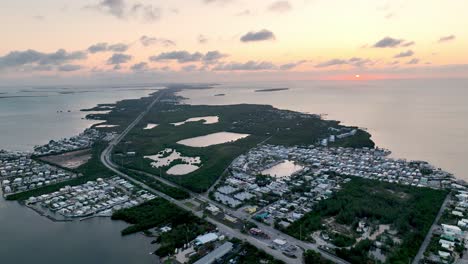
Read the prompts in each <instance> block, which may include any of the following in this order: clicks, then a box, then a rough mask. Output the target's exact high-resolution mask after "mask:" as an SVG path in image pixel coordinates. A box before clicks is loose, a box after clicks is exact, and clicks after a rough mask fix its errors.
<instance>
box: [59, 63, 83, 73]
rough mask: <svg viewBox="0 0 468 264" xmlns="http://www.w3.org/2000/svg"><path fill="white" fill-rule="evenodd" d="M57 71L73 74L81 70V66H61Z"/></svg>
mask: <svg viewBox="0 0 468 264" xmlns="http://www.w3.org/2000/svg"><path fill="white" fill-rule="evenodd" d="M57 69H58V70H59V71H62V72H72V71H77V70H80V69H81V66H80V65H75V64H65V65H62V66H59V67H58V68H57Z"/></svg>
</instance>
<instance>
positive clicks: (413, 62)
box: [406, 58, 419, 65]
mask: <svg viewBox="0 0 468 264" xmlns="http://www.w3.org/2000/svg"><path fill="white" fill-rule="evenodd" d="M418 63H419V59H416V58H414V59H412V60H410V61H408V62H407V63H406V64H408V65H414V64H418Z"/></svg>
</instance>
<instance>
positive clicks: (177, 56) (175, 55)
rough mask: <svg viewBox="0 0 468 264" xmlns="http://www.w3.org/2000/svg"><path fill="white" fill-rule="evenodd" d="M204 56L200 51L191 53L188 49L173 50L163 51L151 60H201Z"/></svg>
mask: <svg viewBox="0 0 468 264" xmlns="http://www.w3.org/2000/svg"><path fill="white" fill-rule="evenodd" d="M202 58H203V54H201V53H200V52H195V53H189V52H188V51H185V50H184V51H171V52H163V53H161V54H159V55H157V56H151V57H150V58H149V59H150V60H151V61H162V60H176V61H178V62H179V63H186V62H194V61H200V60H201V59H202Z"/></svg>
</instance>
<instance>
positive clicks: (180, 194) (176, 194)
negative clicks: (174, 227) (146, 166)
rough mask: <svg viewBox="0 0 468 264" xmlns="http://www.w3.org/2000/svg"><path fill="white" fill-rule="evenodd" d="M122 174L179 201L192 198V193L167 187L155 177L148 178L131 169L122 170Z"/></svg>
mask: <svg viewBox="0 0 468 264" xmlns="http://www.w3.org/2000/svg"><path fill="white" fill-rule="evenodd" d="M121 171H122V172H124V173H125V174H127V175H128V176H130V177H132V178H134V179H135V180H137V181H140V182H143V183H144V184H146V185H148V186H149V187H151V188H153V189H155V190H157V191H160V192H162V193H164V194H166V195H169V196H170V197H172V198H174V199H177V200H184V199H188V198H190V193H188V192H187V191H185V190H182V189H180V188H177V187H173V186H170V185H167V184H165V183H163V182H161V181H159V180H157V179H155V178H154V177H150V176H146V175H144V174H142V173H139V172H135V171H132V170H129V169H122V170H121Z"/></svg>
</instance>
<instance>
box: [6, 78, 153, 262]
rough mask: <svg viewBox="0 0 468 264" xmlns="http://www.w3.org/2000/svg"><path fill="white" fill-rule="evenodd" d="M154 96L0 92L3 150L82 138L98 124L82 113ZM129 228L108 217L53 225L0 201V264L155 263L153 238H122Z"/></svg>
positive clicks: (142, 90)
mask: <svg viewBox="0 0 468 264" xmlns="http://www.w3.org/2000/svg"><path fill="white" fill-rule="evenodd" d="M151 92H154V87H137V88H133V89H130V88H100V87H87V88H62V87H45V88H24V87H23V88H0V149H8V150H20V151H29V150H31V149H32V147H33V146H35V145H39V144H44V143H47V142H48V141H49V140H50V139H60V138H63V137H70V136H73V135H76V134H79V133H80V132H82V131H83V130H84V129H85V128H87V127H89V126H90V125H91V124H93V123H95V122H94V121H89V120H83V119H82V118H83V117H84V116H85V115H86V113H84V112H80V111H79V110H80V109H83V108H91V107H94V106H95V105H96V104H98V103H114V102H116V101H118V100H122V99H127V98H139V97H142V96H146V95H148V94H150V93H151ZM68 110H70V112H68ZM57 111H62V113H57ZM0 192H1V191H0ZM0 195H1V193H0ZM126 226H128V225H127V224H126V223H124V222H122V221H112V220H110V219H109V218H94V219H89V220H86V221H82V222H66V223H63V222H62V223H57V222H52V221H51V220H49V219H47V218H45V217H42V216H40V215H39V214H37V213H36V212H34V211H33V210H31V209H28V208H27V207H24V206H21V205H20V204H19V203H18V202H9V201H5V200H4V199H3V198H0V257H1V261H0V262H1V263H18V264H23V263H24V264H27V263H50V264H62V263H71V264H81V263H89V264H94V263H96V264H99V263H118V264H128V263H155V258H154V256H152V255H149V252H152V251H154V250H155V248H154V245H151V243H150V242H151V239H149V238H146V237H144V236H142V235H139V234H137V235H131V236H126V237H122V236H121V235H120V231H121V230H122V229H124V228H125V227H126Z"/></svg>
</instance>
